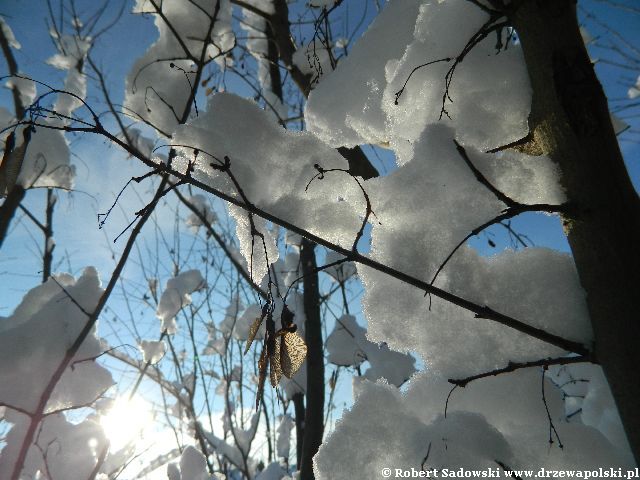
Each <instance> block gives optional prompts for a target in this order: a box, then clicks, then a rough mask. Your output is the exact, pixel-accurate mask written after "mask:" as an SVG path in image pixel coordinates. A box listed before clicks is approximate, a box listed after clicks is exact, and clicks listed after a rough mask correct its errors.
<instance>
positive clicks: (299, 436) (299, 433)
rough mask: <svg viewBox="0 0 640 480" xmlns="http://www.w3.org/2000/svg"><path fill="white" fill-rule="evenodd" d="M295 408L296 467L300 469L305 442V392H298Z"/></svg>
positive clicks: (295, 398)
mask: <svg viewBox="0 0 640 480" xmlns="http://www.w3.org/2000/svg"><path fill="white" fill-rule="evenodd" d="M292 400H293V408H294V411H295V414H296V468H297V469H298V470H300V464H301V463H302V443H303V442H304V394H303V393H296V394H295V395H294V396H293V397H292Z"/></svg>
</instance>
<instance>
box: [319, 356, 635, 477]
mask: <svg viewBox="0 0 640 480" xmlns="http://www.w3.org/2000/svg"><path fill="white" fill-rule="evenodd" d="M541 378H542V377H541V371H540V369H537V368H532V369H526V370H522V371H519V372H516V373H513V374H505V375H500V376H498V377H492V378H489V379H484V380H482V381H478V382H472V383H470V384H469V385H468V386H467V387H466V388H464V389H457V390H456V391H454V392H453V393H452V394H451V397H450V399H449V403H448V408H447V413H446V417H445V414H444V411H445V410H444V409H445V403H446V399H447V396H448V394H449V392H450V390H451V387H452V386H451V385H450V384H449V383H447V382H446V380H444V379H442V378H441V377H438V376H437V375H433V374H432V373H430V372H424V373H422V374H420V375H419V376H417V377H414V378H413V379H412V381H411V383H410V386H409V388H408V390H407V392H406V393H404V394H403V393H401V392H399V391H398V390H397V389H395V388H393V387H391V386H389V385H386V384H385V383H381V382H379V383H372V382H369V381H363V382H360V385H359V387H358V392H359V393H358V394H357V399H356V403H355V405H354V406H353V407H352V408H351V410H350V411H348V412H345V414H344V415H343V417H342V419H341V420H340V421H339V422H338V424H337V426H336V429H335V431H334V432H333V433H332V434H330V435H329V437H328V438H327V439H326V441H325V443H324V444H323V445H322V446H321V447H320V450H319V452H318V454H317V455H316V456H315V457H314V468H315V473H316V478H318V479H319V480H322V479H329V478H331V479H343V478H369V477H371V478H373V477H374V476H378V475H379V472H380V471H382V469H383V468H387V467H392V468H394V469H395V468H402V469H404V470H410V469H411V468H414V469H417V470H418V471H419V470H420V468H421V464H422V463H423V461H425V457H426V456H427V453H428V458H427V460H426V461H425V469H430V468H437V469H442V468H449V469H458V468H460V467H462V468H465V469H467V470H481V469H484V468H492V469H495V468H498V465H497V464H496V460H498V461H500V462H502V463H504V464H506V465H508V466H509V467H511V468H514V469H533V470H538V469H539V468H541V467H543V466H544V467H545V468H547V469H566V470H570V469H573V470H575V469H580V470H583V469H591V468H597V467H603V468H608V467H610V466H611V467H616V468H617V467H622V468H626V467H627V466H628V465H629V464H627V463H626V462H625V461H624V460H623V459H622V458H621V456H620V455H619V451H618V449H616V448H615V447H614V446H613V445H611V444H610V443H609V442H608V440H607V439H606V438H605V437H604V436H603V435H602V434H601V433H599V432H598V431H597V430H595V429H594V428H592V427H590V426H586V425H580V424H568V423H564V422H563V421H562V420H561V417H562V414H563V403H562V398H561V393H560V390H559V389H558V388H557V387H555V386H554V385H553V383H551V382H550V381H549V380H545V393H546V395H545V396H546V400H547V407H548V408H549V412H550V415H551V417H552V419H554V425H555V427H556V429H557V430H558V432H559V436H560V438H561V439H562V443H563V445H564V448H563V449H560V448H558V446H557V444H554V445H551V446H550V445H549V443H548V439H549V427H548V420H547V414H546V410H545V406H544V403H543V402H542V398H541V396H540V387H541ZM376 438H384V441H372V439H376Z"/></svg>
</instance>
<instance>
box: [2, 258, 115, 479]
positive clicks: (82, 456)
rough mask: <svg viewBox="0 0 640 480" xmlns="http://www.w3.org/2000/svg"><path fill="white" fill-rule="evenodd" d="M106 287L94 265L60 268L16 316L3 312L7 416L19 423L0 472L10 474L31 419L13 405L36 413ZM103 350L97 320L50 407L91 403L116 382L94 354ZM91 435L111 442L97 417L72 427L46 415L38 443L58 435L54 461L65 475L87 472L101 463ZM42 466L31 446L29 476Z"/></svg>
mask: <svg viewBox="0 0 640 480" xmlns="http://www.w3.org/2000/svg"><path fill="white" fill-rule="evenodd" d="M102 292H103V290H102V288H101V287H100V281H99V279H98V273H97V272H96V270H95V269H93V268H87V269H85V270H84V272H83V273H82V275H81V276H80V277H78V278H74V277H73V276H71V275H68V274H59V275H56V276H55V277H53V278H50V279H49V280H47V282H45V283H43V284H42V285H39V286H37V287H35V288H33V289H32V290H30V291H29V293H27V295H25V297H24V299H23V300H22V302H21V303H20V305H19V306H18V307H17V308H16V310H15V311H14V313H13V314H12V315H11V316H10V317H7V318H0V384H2V389H1V390H0V404H3V405H6V406H7V409H6V412H5V415H4V420H5V421H7V422H9V423H11V424H12V427H11V430H10V431H9V433H8V434H7V436H6V438H5V441H6V446H5V448H4V449H3V450H2V452H0V477H1V478H9V476H10V474H9V472H10V470H11V469H12V467H13V465H14V463H15V458H16V455H17V454H18V450H19V448H20V444H21V440H22V439H23V438H24V436H25V434H26V432H27V428H28V425H29V421H28V418H27V417H26V416H25V415H24V414H23V413H19V412H18V411H15V410H13V409H12V408H11V406H17V407H20V408H21V409H24V410H26V411H28V412H35V411H36V409H37V405H38V402H39V400H40V398H41V396H42V395H43V393H44V392H45V389H46V388H47V385H48V383H49V381H50V380H51V378H52V377H53V374H54V371H55V370H56V369H57V368H58V366H59V365H60V364H61V362H62V361H63V359H64V357H65V354H66V352H67V349H68V348H69V347H70V346H71V345H72V344H73V343H74V342H75V341H76V339H77V337H78V335H79V334H80V332H81V330H82V329H83V328H84V327H85V325H86V323H87V321H88V317H87V315H86V314H85V312H91V311H92V310H93V309H94V308H95V306H96V304H97V302H98V299H99V298H100V295H101V294H102ZM71 299H73V301H72V300H71ZM83 310H84V311H83ZM101 353H102V348H101V344H100V341H99V339H98V338H97V336H96V327H95V326H94V327H93V328H92V329H91V331H90V333H89V335H88V336H87V337H86V339H85V340H84V342H83V343H82V345H81V346H80V348H79V350H78V351H77V353H76V354H75V356H74V358H73V359H72V361H71V363H70V365H69V367H68V368H67V369H66V370H65V371H64V373H63V374H62V377H61V378H60V381H59V382H58V383H57V384H56V385H55V387H54V388H53V392H51V394H50V396H49V399H48V402H47V404H46V406H45V409H44V411H45V412H54V411H58V410H61V409H68V408H71V407H74V406H80V405H86V404H89V403H91V402H93V401H94V400H96V399H97V398H98V397H99V396H100V395H101V394H102V393H104V392H105V391H106V390H107V389H108V388H109V387H110V386H111V385H112V383H113V381H112V379H111V374H110V373H109V371H108V370H106V369H105V368H103V367H102V366H100V365H99V364H98V363H96V361H95V360H94V359H95V358H96V357H97V356H98V355H100V354H101ZM89 438H95V439H96V442H97V443H96V444H101V443H103V442H104V437H103V435H102V431H101V429H100V428H99V426H98V425H97V424H95V423H94V422H92V421H90V420H87V421H85V422H83V423H81V424H78V425H72V424H70V423H68V422H67V421H66V420H65V418H64V416H63V415H61V414H52V415H50V416H47V417H46V419H45V420H44V421H43V423H42V424H41V429H40V434H39V441H41V442H44V443H41V444H40V445H51V442H53V441H54V440H55V443H56V445H57V447H56V448H55V453H54V452H53V451H52V453H51V456H50V457H49V458H48V466H49V468H50V469H51V471H52V472H55V475H56V476H57V477H58V478H72V477H74V476H75V475H80V476H87V475H88V473H89V472H90V471H91V469H92V468H93V465H94V462H95V457H94V452H93V450H91V451H89V449H90V447H89V444H88V439H89ZM41 467H42V454H41V452H39V451H38V450H37V449H36V448H31V449H30V450H29V453H28V456H27V460H26V462H25V470H24V473H25V475H29V474H30V473H32V474H33V473H35V471H36V470H37V469H39V468H41ZM71 472H73V473H71ZM79 472H80V473H79ZM82 472H85V473H84V474H83V473H82Z"/></svg>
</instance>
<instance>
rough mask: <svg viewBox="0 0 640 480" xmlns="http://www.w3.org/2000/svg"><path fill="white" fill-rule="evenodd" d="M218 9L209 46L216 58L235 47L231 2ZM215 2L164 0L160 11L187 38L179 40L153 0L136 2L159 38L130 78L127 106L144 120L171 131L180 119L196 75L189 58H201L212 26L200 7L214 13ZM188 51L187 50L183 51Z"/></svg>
mask: <svg viewBox="0 0 640 480" xmlns="http://www.w3.org/2000/svg"><path fill="white" fill-rule="evenodd" d="M220 2H221V3H220V10H219V13H218V16H217V19H216V22H215V26H214V28H213V31H212V32H211V35H210V37H209V38H210V39H211V40H212V41H213V43H214V44H215V46H214V44H209V46H208V47H207V52H206V55H207V58H213V57H218V56H219V55H220V53H221V52H224V51H226V50H228V49H229V48H230V47H232V46H233V42H234V35H233V32H232V30H231V23H230V22H231V3H230V1H229V0H220ZM216 4H217V0H200V1H198V2H193V3H192V2H190V1H188V0H170V1H164V2H162V7H161V8H162V13H163V15H164V16H165V17H166V18H167V21H168V22H169V23H170V24H171V26H172V28H173V29H174V31H175V32H177V34H178V35H180V37H181V38H182V39H183V42H178V41H177V40H176V37H175V35H174V32H173V31H172V30H171V28H169V26H168V25H167V24H166V23H165V21H164V20H163V19H162V18H161V16H160V15H157V14H156V12H155V9H154V8H153V6H152V4H151V2H148V1H147V0H138V1H137V2H136V5H135V7H134V10H133V12H134V13H150V14H153V15H154V17H155V25H156V27H157V28H158V39H157V40H156V42H155V43H153V44H152V45H151V46H150V47H149V49H148V50H147V52H146V53H145V54H144V55H143V56H142V57H141V58H139V59H138V60H137V61H136V63H135V64H134V65H133V67H132V69H131V71H130V72H129V75H128V76H127V81H126V91H125V101H124V106H125V109H126V110H127V111H128V113H129V114H130V115H131V116H132V118H134V119H135V120H138V119H144V120H145V121H146V122H148V123H150V124H151V125H152V126H155V127H156V128H157V129H159V133H163V134H165V135H168V134H170V133H171V131H172V130H173V128H174V127H175V126H176V125H177V124H178V123H179V121H180V119H181V117H182V114H183V111H184V109H185V105H186V104H187V100H188V99H189V95H190V92H191V85H192V84H193V81H194V79H195V75H194V74H193V73H192V63H193V62H192V61H191V60H190V58H200V55H201V53H202V49H203V42H202V40H201V39H203V38H205V36H206V35H207V33H208V30H209V23H210V22H209V20H208V18H207V17H206V16H204V15H202V14H201V11H200V10H199V8H203V9H204V10H205V11H208V12H214V10H215V6H216ZM185 49H186V51H185Z"/></svg>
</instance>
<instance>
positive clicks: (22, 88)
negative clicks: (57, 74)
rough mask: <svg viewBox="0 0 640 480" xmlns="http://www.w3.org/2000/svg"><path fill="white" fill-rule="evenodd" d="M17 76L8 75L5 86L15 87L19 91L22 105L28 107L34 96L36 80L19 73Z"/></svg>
mask: <svg viewBox="0 0 640 480" xmlns="http://www.w3.org/2000/svg"><path fill="white" fill-rule="evenodd" d="M19 75H20V76H19V77H9V79H8V80H7V82H6V83H5V85H6V87H7V88H16V89H17V90H18V92H20V102H21V103H22V106H23V107H25V108H28V107H29V106H30V105H31V104H32V103H33V101H34V100H35V98H36V93H37V92H36V82H34V81H33V80H31V79H30V78H28V77H26V76H25V75H24V74H22V73H20V74H19Z"/></svg>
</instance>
